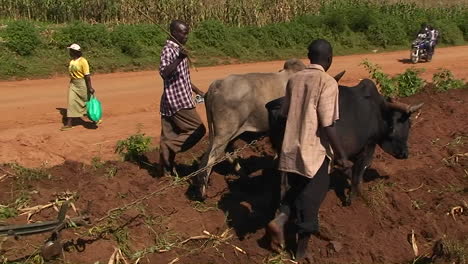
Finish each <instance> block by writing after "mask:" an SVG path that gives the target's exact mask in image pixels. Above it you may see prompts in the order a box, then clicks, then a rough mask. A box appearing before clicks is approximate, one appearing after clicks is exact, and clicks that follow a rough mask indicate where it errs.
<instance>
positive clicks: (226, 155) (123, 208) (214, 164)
mask: <svg viewBox="0 0 468 264" xmlns="http://www.w3.org/2000/svg"><path fill="white" fill-rule="evenodd" d="M265 137H266V136H262V137H260V138H258V139H254V140H252V141H251V142H250V143H249V144H245V145H244V146H242V147H241V148H238V149H236V150H234V151H232V152H227V153H226V154H225V155H224V156H223V157H221V158H219V159H217V160H216V161H214V162H213V163H211V164H208V165H206V166H205V167H203V168H201V169H198V170H196V171H194V172H192V173H190V174H188V175H187V176H185V177H184V179H185V180H186V181H187V180H189V179H191V178H193V177H195V176H197V175H198V174H200V173H202V172H204V171H206V170H208V169H210V168H212V167H214V166H216V165H217V164H219V163H221V162H223V161H225V160H227V159H228V158H230V157H236V156H238V155H239V154H240V153H241V152H242V151H244V150H245V149H247V148H249V147H252V146H254V145H256V144H257V143H258V142H259V141H261V140H262V139H263V138H265ZM176 184H177V183H176V182H172V183H171V184H169V185H166V186H164V187H162V188H160V189H158V190H156V191H154V192H152V193H149V194H147V195H145V196H143V197H141V198H138V199H136V200H134V201H133V202H131V203H128V204H126V205H124V206H122V207H117V208H113V209H110V210H109V211H107V214H106V215H105V216H103V217H101V218H99V219H98V220H97V223H99V222H101V221H103V220H105V219H107V218H109V217H111V216H112V213H113V212H115V211H122V210H125V209H127V208H129V207H131V206H133V205H135V204H139V203H141V202H143V201H145V200H148V199H149V198H151V197H153V196H154V195H156V194H158V193H161V192H163V191H165V190H167V189H169V188H170V187H172V186H174V185H176Z"/></svg>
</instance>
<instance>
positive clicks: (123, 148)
mask: <svg viewBox="0 0 468 264" xmlns="http://www.w3.org/2000/svg"><path fill="white" fill-rule="evenodd" d="M150 144H151V137H148V136H145V134H141V133H137V134H135V135H131V136H130V137H128V138H127V139H125V140H119V141H118V142H117V146H116V148H115V152H116V153H118V154H119V155H120V156H121V157H122V158H123V159H124V160H126V161H134V162H135V161H138V160H140V159H141V157H142V156H143V154H144V153H145V152H148V151H149V150H150Z"/></svg>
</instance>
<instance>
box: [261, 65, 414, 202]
mask: <svg viewBox="0 0 468 264" xmlns="http://www.w3.org/2000/svg"><path fill="white" fill-rule="evenodd" d="M343 74H344V72H342V73H340V74H338V75H337V76H336V77H335V79H336V80H337V81H338V80H339V79H340V78H341V77H342V76H343ZM283 99H284V97H281V98H279V99H276V100H274V101H271V102H269V103H268V104H266V108H267V109H268V112H269V122H270V138H271V141H272V143H273V147H274V148H275V149H276V150H277V151H278V150H279V149H280V148H281V144H282V138H283V133H284V124H285V119H284V117H281V116H280V115H279V109H280V107H281V103H282V101H283ZM339 104H340V119H339V120H338V121H337V122H336V124H335V126H336V130H337V133H338V136H339V139H340V142H341V144H342V145H343V149H344V150H345V152H346V154H347V155H348V157H349V159H350V160H351V161H352V162H353V163H354V166H353V167H352V172H351V174H352V175H351V193H350V195H349V196H348V197H347V201H346V204H347V205H350V204H351V199H352V198H353V197H354V196H356V195H360V194H361V188H362V186H361V185H362V179H363V175H364V172H365V170H366V169H367V168H368V167H369V166H370V164H371V162H372V159H373V155H374V151H375V147H376V146H377V145H379V146H380V147H381V148H382V149H383V150H384V151H385V152H387V153H389V154H391V155H392V156H393V157H395V158H397V159H406V158H408V144H407V141H408V135H409V131H410V127H411V122H410V116H411V114H412V113H413V112H415V111H417V110H418V109H420V108H421V107H422V105H423V103H420V104H418V105H405V104H402V103H397V102H393V101H392V100H390V99H386V98H384V97H383V96H382V95H381V94H380V93H379V92H378V90H377V87H376V86H375V84H374V82H372V81H371V80H369V79H364V80H362V81H361V82H360V83H359V84H358V85H357V86H355V87H346V86H341V85H340V86H339ZM282 189H283V188H282Z"/></svg>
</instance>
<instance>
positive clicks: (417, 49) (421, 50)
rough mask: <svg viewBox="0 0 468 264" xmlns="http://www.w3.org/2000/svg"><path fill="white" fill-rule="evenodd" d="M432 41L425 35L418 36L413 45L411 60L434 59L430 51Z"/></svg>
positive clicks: (428, 60) (414, 61)
mask: <svg viewBox="0 0 468 264" xmlns="http://www.w3.org/2000/svg"><path fill="white" fill-rule="evenodd" d="M429 45H430V43H429V41H427V40H426V39H425V36H421V34H420V35H419V36H418V38H417V39H416V40H415V41H413V43H412V45H411V62H413V63H418V62H419V61H421V60H423V59H424V60H426V61H427V62H430V61H431V60H432V54H431V52H430V47H429Z"/></svg>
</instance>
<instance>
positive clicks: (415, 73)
mask: <svg viewBox="0 0 468 264" xmlns="http://www.w3.org/2000/svg"><path fill="white" fill-rule="evenodd" d="M422 72H424V69H415V68H411V69H406V71H405V72H404V73H402V74H399V75H397V76H396V77H395V80H396V83H397V84H398V96H401V97H406V96H411V95H413V94H416V93H418V92H419V91H420V90H421V89H422V88H423V87H424V85H425V81H424V80H423V79H422V78H421V77H419V75H420V74H421V73H422Z"/></svg>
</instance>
